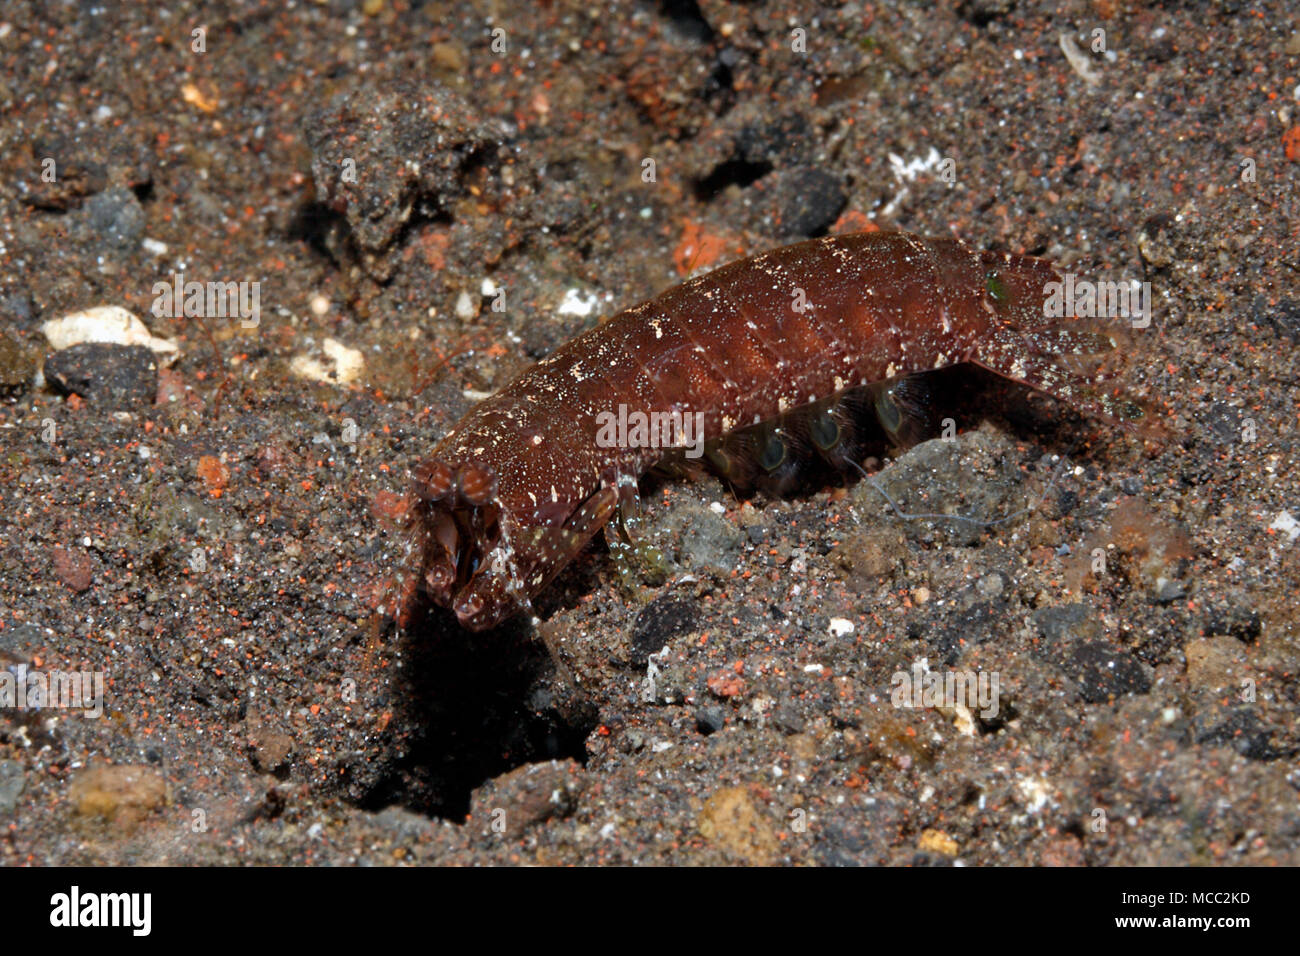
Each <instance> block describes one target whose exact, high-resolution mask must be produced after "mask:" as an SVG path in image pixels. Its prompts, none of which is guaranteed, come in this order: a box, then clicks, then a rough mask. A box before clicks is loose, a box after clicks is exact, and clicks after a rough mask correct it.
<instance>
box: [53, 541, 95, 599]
mask: <svg viewBox="0 0 1300 956" xmlns="http://www.w3.org/2000/svg"><path fill="white" fill-rule="evenodd" d="M53 559H54V574H55V576H56V577H57V578H58V579H59V580H60V581H62V582H63V583H64V584H66V585H67V586H68V587H70V588H72V590H74V591H77V592H81V591H84V590H86V588H88V587H90V582H91V579H92V577H93V576H94V572H95V562H94V561H93V560H92V559H91V557H90V555H88V554H86V552H84V551H69V550H67V549H66V548H55V549H54V554H53Z"/></svg>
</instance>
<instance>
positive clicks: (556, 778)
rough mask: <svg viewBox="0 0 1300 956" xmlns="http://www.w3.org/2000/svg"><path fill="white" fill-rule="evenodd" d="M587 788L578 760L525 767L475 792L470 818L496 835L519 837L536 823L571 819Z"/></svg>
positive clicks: (584, 774) (517, 768)
mask: <svg viewBox="0 0 1300 956" xmlns="http://www.w3.org/2000/svg"><path fill="white" fill-rule="evenodd" d="M585 789H587V779H586V771H585V770H583V769H582V766H581V765H580V764H579V763H577V762H576V761H573V760H549V761H546V762H544V763H530V764H525V765H524V766H522V767H516V768H515V769H514V770H511V771H510V772H509V773H507V774H502V775H501V776H500V777H496V778H494V779H492V780H489V781H488V782H487V783H485V784H484V785H483V786H481V787H479V788H478V789H477V790H475V791H474V793H473V794H472V795H471V796H470V817H471V818H473V819H474V820H476V821H479V822H481V823H483V824H484V825H486V826H487V827H488V828H489V829H490V830H491V831H492V832H493V833H499V834H510V835H513V836H515V837H518V836H519V835H520V834H521V833H522V832H523V831H524V829H526V828H527V827H530V826H532V825H533V824H535V823H541V822H542V821H543V820H549V819H551V818H552V817H567V816H568V815H569V814H571V813H572V812H573V810H574V808H575V807H576V806H577V804H578V797H579V796H580V795H581V794H582V791H583V790H585Z"/></svg>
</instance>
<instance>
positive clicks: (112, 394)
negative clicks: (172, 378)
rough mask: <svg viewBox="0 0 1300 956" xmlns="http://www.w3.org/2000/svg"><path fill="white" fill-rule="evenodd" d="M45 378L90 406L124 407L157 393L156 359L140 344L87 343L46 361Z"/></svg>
mask: <svg viewBox="0 0 1300 956" xmlns="http://www.w3.org/2000/svg"><path fill="white" fill-rule="evenodd" d="M45 377H46V378H47V379H48V380H49V381H50V383H51V384H52V385H54V386H55V387H56V388H58V389H59V390H60V391H63V392H70V393H74V394H77V395H80V396H81V397H82V398H84V399H85V400H86V401H87V402H90V403H91V404H92V405H100V406H103V407H106V408H111V409H127V408H132V407H135V406H140V405H151V404H153V401H154V396H156V395H157V393H158V360H157V359H156V358H154V354H153V352H152V351H150V350H149V349H148V348H147V347H146V346H143V345H107V344H104V343H102V342H87V343H84V344H82V345H74V346H72V347H71V348H66V349H63V350H62V351H61V352H55V353H54V354H53V355H51V356H49V357H48V358H47V359H46V360H45Z"/></svg>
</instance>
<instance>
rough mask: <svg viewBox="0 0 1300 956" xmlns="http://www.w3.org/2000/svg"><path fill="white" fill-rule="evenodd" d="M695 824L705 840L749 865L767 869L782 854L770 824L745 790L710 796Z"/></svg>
mask: <svg viewBox="0 0 1300 956" xmlns="http://www.w3.org/2000/svg"><path fill="white" fill-rule="evenodd" d="M696 825H697V827H698V828H699V831H700V835H701V836H703V837H704V838H705V839H706V840H709V841H710V842H713V843H716V844H717V845H718V846H719V847H721V848H722V849H723V850H724V851H726V852H727V853H729V854H731V855H732V856H736V857H739V858H740V859H742V860H744V861H745V862H746V863H750V864H754V865H756V866H768V865H770V864H772V863H774V862H776V859H777V855H778V853H779V852H780V848H779V845H778V844H777V840H776V834H774V833H773V832H772V827H771V824H770V823H769V822H768V820H767V819H766V818H765V817H764V816H763V815H762V814H761V813H759V811H758V808H757V807H755V806H754V802H753V801H752V800H751V799H750V796H749V791H748V790H746V789H745V788H744V787H726V788H724V789H722V790H719V791H718V792H717V793H715V794H714V795H713V796H711V797H709V799H708V802H706V803H705V804H704V809H703V810H702V811H701V812H700V817H699V820H698V821H697V823H696Z"/></svg>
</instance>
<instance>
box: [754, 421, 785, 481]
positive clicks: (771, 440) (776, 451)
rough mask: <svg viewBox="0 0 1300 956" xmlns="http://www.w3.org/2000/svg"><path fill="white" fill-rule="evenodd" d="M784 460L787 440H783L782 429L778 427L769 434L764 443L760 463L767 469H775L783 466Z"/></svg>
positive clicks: (759, 457) (759, 456) (759, 458)
mask: <svg viewBox="0 0 1300 956" xmlns="http://www.w3.org/2000/svg"><path fill="white" fill-rule="evenodd" d="M783 461H785V442H784V441H782V440H781V430H780V429H779V428H778V429H776V430H775V431H773V432H771V433H770V434H769V435H768V436H767V441H766V442H764V443H763V450H762V451H761V452H760V453H759V455H758V463H759V464H760V465H761V466H762V467H763V469H764V470H765V471H775V470H776V469H777V468H779V467H781V462H783Z"/></svg>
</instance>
